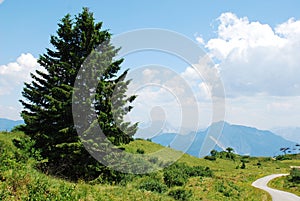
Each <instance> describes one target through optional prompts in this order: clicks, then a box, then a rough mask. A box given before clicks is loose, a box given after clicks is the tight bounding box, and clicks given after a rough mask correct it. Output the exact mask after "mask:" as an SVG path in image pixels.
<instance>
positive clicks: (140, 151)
mask: <svg viewBox="0 0 300 201" xmlns="http://www.w3.org/2000/svg"><path fill="white" fill-rule="evenodd" d="M136 153H138V154H144V153H145V151H144V149H140V148H138V149H137V150H136Z"/></svg>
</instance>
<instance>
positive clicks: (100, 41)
mask: <svg viewBox="0 0 300 201" xmlns="http://www.w3.org/2000/svg"><path fill="white" fill-rule="evenodd" d="M58 26H59V28H58V30H57V34H56V35H54V36H51V39H50V43H51V44H52V46H53V47H54V50H51V49H46V50H47V51H46V53H45V54H43V55H41V56H40V58H39V59H38V63H39V64H40V66H42V67H44V69H45V71H36V74H31V77H32V78H33V81H32V82H31V83H25V87H24V89H23V92H22V95H23V97H24V98H25V99H24V100H20V102H21V103H22V105H23V107H24V110H23V111H22V113H21V115H22V117H23V119H24V121H25V126H24V127H23V130H24V132H25V133H26V134H27V135H29V136H30V137H31V138H32V139H33V140H34V141H35V148H36V149H39V150H40V151H41V155H42V156H43V157H44V158H46V159H48V162H47V167H48V168H47V171H50V172H52V173H55V174H59V175H61V176H67V177H69V178H70V177H71V178H72V179H77V178H86V177H91V178H94V177H97V175H99V174H100V173H101V174H102V173H103V169H105V168H104V167H103V166H101V165H100V164H98V163H97V161H96V160H95V159H93V158H92V157H91V156H90V155H89V154H88V152H87V151H86V150H85V149H84V147H83V145H82V142H81V141H80V139H79V137H78V135H77V132H76V129H75V125H74V122H73V116H72V95H73V93H74V83H75V80H76V76H77V74H78V71H79V69H80V68H81V67H82V65H83V63H84V61H85V60H86V59H87V57H88V55H90V54H91V53H93V54H94V55H96V56H95V57H91V58H90V59H94V60H93V62H92V63H94V64H97V65H95V67H98V68H99V69H98V71H97V72H98V75H101V76H100V77H97V80H98V82H99V83H98V86H97V91H96V92H97V93H96V97H95V99H94V101H93V103H90V104H91V105H93V106H94V107H93V108H94V109H95V110H94V111H93V112H96V114H97V118H98V121H99V124H100V127H101V129H102V130H103V131H104V133H105V134H107V136H108V138H109V139H110V140H111V141H112V143H113V144H116V145H118V144H120V143H128V142H129V141H130V140H132V136H133V135H134V133H135V132H136V129H137V124H134V125H131V124H130V123H128V122H123V117H124V115H125V114H127V113H128V112H129V111H130V110H131V108H132V107H131V106H130V105H129V104H130V103H131V102H132V101H133V100H134V99H135V96H130V97H127V96H126V95H125V92H126V90H127V86H128V84H129V81H125V78H126V75H127V71H125V72H124V73H122V74H121V75H120V76H117V73H118V72H119V70H120V65H121V63H122V61H123V59H120V60H116V61H114V60H113V58H114V57H115V56H116V54H117V52H118V49H116V48H115V47H113V46H112V45H111V44H110V38H111V34H110V33H109V32H108V31H107V30H102V23H101V22H100V23H95V22H94V17H93V14H92V13H91V12H89V11H88V9H87V8H84V9H83V11H82V12H81V13H80V14H78V15H77V16H75V19H72V18H71V16H70V15H69V14H68V15H66V16H65V17H64V18H63V19H62V20H61V22H60V23H59V24H58ZM83 82H88V81H83ZM87 86H88V85H87ZM85 95H88V94H85ZM79 101H83V100H79ZM113 106H114V107H113ZM115 106H118V107H115ZM88 123H91V122H88ZM72 170H73V171H72ZM101 171H102V172H101Z"/></svg>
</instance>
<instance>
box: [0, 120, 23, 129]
mask: <svg viewBox="0 0 300 201" xmlns="http://www.w3.org/2000/svg"><path fill="white" fill-rule="evenodd" d="M23 123H24V121H23V120H17V121H14V120H10V119H4V118H0V131H10V130H11V129H13V128H14V127H15V126H18V125H21V124H23Z"/></svg>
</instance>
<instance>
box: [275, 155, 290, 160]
mask: <svg viewBox="0 0 300 201" xmlns="http://www.w3.org/2000/svg"><path fill="white" fill-rule="evenodd" d="M275 159H276V160H279V161H283V160H291V159H292V158H291V157H290V156H289V155H279V156H276V158H275Z"/></svg>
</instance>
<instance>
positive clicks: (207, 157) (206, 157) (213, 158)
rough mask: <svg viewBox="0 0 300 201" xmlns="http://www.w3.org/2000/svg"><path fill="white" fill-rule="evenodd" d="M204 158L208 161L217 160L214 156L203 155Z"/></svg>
mask: <svg viewBox="0 0 300 201" xmlns="http://www.w3.org/2000/svg"><path fill="white" fill-rule="evenodd" d="M204 159H206V160H209V161H215V160H217V158H216V157H215V156H205V157H204Z"/></svg>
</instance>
